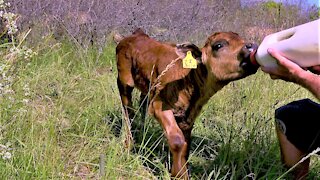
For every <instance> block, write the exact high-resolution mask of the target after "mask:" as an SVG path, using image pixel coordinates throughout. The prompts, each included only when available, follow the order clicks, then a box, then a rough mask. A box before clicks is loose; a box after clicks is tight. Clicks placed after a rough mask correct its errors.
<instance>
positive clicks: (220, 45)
mask: <svg viewBox="0 0 320 180" xmlns="http://www.w3.org/2000/svg"><path fill="white" fill-rule="evenodd" d="M221 48H223V44H222V43H217V44H215V45H213V47H212V49H213V50H215V51H217V50H219V49H221Z"/></svg>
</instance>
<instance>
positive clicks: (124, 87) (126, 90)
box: [117, 73, 134, 119]
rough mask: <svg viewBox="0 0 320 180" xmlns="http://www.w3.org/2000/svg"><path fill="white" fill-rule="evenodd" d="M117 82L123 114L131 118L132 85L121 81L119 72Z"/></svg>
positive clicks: (132, 114)
mask: <svg viewBox="0 0 320 180" xmlns="http://www.w3.org/2000/svg"><path fill="white" fill-rule="evenodd" d="M117 84H118V89H119V93H120V97H121V102H122V106H123V108H124V111H125V116H126V117H128V118H130V119H132V118H133V117H134V110H133V108H132V91H133V88H134V87H133V86H130V85H129V84H126V83H124V82H123V81H121V78H120V73H119V77H118V79H117Z"/></svg>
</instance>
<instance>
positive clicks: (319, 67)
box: [308, 65, 320, 75]
mask: <svg viewBox="0 0 320 180" xmlns="http://www.w3.org/2000/svg"><path fill="white" fill-rule="evenodd" d="M308 70H309V71H311V72H313V73H315V74H319V75H320V65H316V66H312V67H309V68H308Z"/></svg>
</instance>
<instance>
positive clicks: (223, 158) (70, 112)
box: [0, 41, 320, 179]
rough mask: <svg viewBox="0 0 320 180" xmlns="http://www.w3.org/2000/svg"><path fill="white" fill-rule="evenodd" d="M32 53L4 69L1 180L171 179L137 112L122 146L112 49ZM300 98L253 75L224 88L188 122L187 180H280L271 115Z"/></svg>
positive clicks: (155, 136) (157, 137)
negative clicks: (130, 142)
mask: <svg viewBox="0 0 320 180" xmlns="http://www.w3.org/2000/svg"><path fill="white" fill-rule="evenodd" d="M36 50H37V52H38V54H37V55H36V56H34V57H33V58H31V59H30V60H29V61H25V60H19V61H16V62H8V63H13V64H14V65H13V66H12V67H14V68H13V69H12V70H11V71H10V72H12V73H11V74H10V76H12V81H10V82H12V83H11V84H10V85H8V86H7V87H6V88H8V89H9V90H10V91H7V93H3V92H4V90H3V89H1V92H2V93H1V96H0V106H1V108H0V153H1V155H2V156H3V157H4V154H8V153H9V154H11V157H7V158H1V159H0V169H1V170H0V179H81V178H84V179H99V178H101V176H103V177H102V179H169V171H168V169H169V167H170V160H171V158H170V155H169V150H168V146H167V144H166V140H165V139H164V137H163V134H162V131H161V128H160V126H159V125H158V124H157V122H156V121H155V119H154V118H152V117H148V118H147V119H146V120H145V121H144V122H143V121H142V119H141V118H140V115H139V114H137V117H136V118H135V119H134V121H133V125H132V133H133V136H134V141H135V144H134V147H133V148H132V150H127V149H126V148H125V147H124V140H125V138H124V134H123V133H122V130H121V127H122V126H121V124H122V119H123V116H122V113H121V102H120V99H119V95H118V89H117V86H116V76H117V70H116V65H115V45H114V44H109V45H107V46H106V48H105V49H103V51H102V53H99V52H98V50H96V49H94V48H92V49H82V48H79V47H77V46H75V45H72V44H70V43H68V42H63V43H52V42H49V41H44V42H43V43H42V44H40V45H39V46H38V48H37V49H36ZM3 51H6V50H5V49H2V53H4V52H3ZM0 58H1V62H7V61H6V59H5V58H6V57H4V56H1V57H0ZM8 76H9V75H8ZM2 80H3V79H2ZM1 87H4V85H2V86H1ZM134 93H135V94H136V95H137V96H136V97H138V94H139V93H138V92H137V91H135V92H134ZM304 97H309V98H312V96H311V95H310V94H309V92H308V91H306V90H304V89H302V88H300V87H298V86H296V85H294V84H290V83H285V82H283V81H272V80H270V78H269V76H267V75H265V74H263V73H262V72H260V71H259V72H258V73H257V74H255V75H253V76H250V77H249V78H246V79H243V80H240V81H237V82H234V83H230V84H229V85H228V86H227V87H225V88H224V89H223V90H222V91H220V92H218V93H217V94H216V95H215V96H214V97H213V98H212V99H211V100H210V102H209V103H208V104H207V105H206V106H205V108H204V111H203V113H202V114H201V116H200V117H198V120H197V121H196V125H195V129H194V132H193V144H192V155H191V158H190V164H191V169H192V178H193V179H251V178H253V179H260V178H261V179H276V178H278V177H280V176H281V175H282V174H284V173H285V172H286V170H285V169H284V168H282V165H281V162H280V153H279V146H278V143H277V140H276V137H275V132H274V125H273V114H274V110H275V108H277V107H280V106H281V105H284V104H286V103H289V102H291V101H292V100H296V99H300V98H304ZM137 101H138V100H137V98H135V99H134V103H135V107H136V108H138V107H137V106H138V105H137V103H138V102H137ZM0 157H1V156H0ZM312 158H313V159H312V165H311V174H310V179H319V178H320V161H319V157H312Z"/></svg>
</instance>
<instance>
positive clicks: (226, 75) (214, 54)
mask: <svg viewBox="0 0 320 180" xmlns="http://www.w3.org/2000/svg"><path fill="white" fill-rule="evenodd" d="M257 47H258V46H257V45H256V44H253V43H248V42H245V41H244V40H243V39H242V38H241V37H240V36H239V35H238V34H236V33H233V32H218V33H214V34H213V35H211V36H209V38H208V39H207V41H206V43H205V45H204V47H203V48H202V49H201V50H200V49H199V48H197V47H196V46H195V45H193V44H180V45H177V52H178V54H179V55H180V56H181V54H185V53H186V52H187V51H192V54H193V56H195V58H196V59H197V60H199V63H203V64H204V65H205V66H206V67H207V69H208V75H209V76H211V77H212V78H213V79H214V80H216V81H220V82H230V81H234V80H237V79H241V78H244V77H246V76H248V75H251V74H254V73H255V72H256V71H257V67H256V66H254V65H253V64H251V62H250V52H252V51H254V50H256V49H257Z"/></svg>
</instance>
